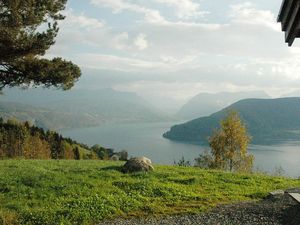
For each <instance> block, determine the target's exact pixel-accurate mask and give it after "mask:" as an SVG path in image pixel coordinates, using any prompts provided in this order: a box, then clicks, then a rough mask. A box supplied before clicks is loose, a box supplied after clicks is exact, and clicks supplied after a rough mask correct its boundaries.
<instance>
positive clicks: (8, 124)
mask: <svg viewBox="0 0 300 225" xmlns="http://www.w3.org/2000/svg"><path fill="white" fill-rule="evenodd" d="M113 154H118V155H119V156H120V159H124V160H126V158H127V152H125V151H124V152H121V153H114V151H113V150H112V149H106V148H103V147H101V146H99V145H95V146H92V147H89V146H87V145H85V144H82V143H78V142H76V141H74V140H72V139H70V138H64V137H62V136H61V135H60V134H59V133H56V132H53V131H49V130H47V131H45V130H44V129H42V128H39V127H36V126H31V125H30V124H29V122H17V121H15V120H8V121H4V120H3V119H2V118H0V159H7V158H20V159H77V160H79V159H109V157H110V156H112V155H113Z"/></svg>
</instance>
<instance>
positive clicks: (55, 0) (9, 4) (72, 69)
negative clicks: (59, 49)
mask: <svg viewBox="0 0 300 225" xmlns="http://www.w3.org/2000/svg"><path fill="white" fill-rule="evenodd" d="M66 2H67V0H51V1H49V0H0V90H1V89H3V88H4V87H14V86H22V87H28V86H32V85H35V86H40V85H44V86H45V87H50V86H54V87H57V88H61V89H63V90H67V89H70V88H71V87H72V86H73V85H74V83H75V82H76V81H77V80H78V78H79V77H80V75H81V71H80V68H79V67H78V66H76V65H74V64H73V63H72V62H70V61H66V60H64V59H62V58H54V59H52V60H49V59H44V58H41V56H43V55H44V54H45V53H46V50H48V49H49V48H50V47H51V46H52V45H53V44H54V43H55V40H54V39H55V37H56V36H57V33H58V30H59V28H58V21H60V20H63V19H64V16H63V15H62V14H61V13H60V11H61V10H63V9H64V8H65V5H66Z"/></svg>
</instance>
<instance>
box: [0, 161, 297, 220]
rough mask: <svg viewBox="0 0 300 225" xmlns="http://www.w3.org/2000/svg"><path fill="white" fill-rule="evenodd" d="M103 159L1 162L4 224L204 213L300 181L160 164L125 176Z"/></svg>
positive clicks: (0, 214)
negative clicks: (150, 171) (146, 172)
mask: <svg viewBox="0 0 300 225" xmlns="http://www.w3.org/2000/svg"><path fill="white" fill-rule="evenodd" d="M121 165H122V164H121V163H114V162H103V161H9V160H7V161H0V224H1V223H2V224H41V225H47V224H53V225H54V224H55V225H57V224H72V225H73V224H96V223H97V222H99V221H101V220H103V219H109V218H114V217H119V216H123V217H126V216H146V215H161V214H164V215H166V214H180V213H200V212H203V211H205V210H208V209H210V208H212V207H214V206H215V205H216V204H222V203H232V202H236V201H252V200H258V199H261V198H263V197H264V196H266V195H267V193H268V192H269V191H272V190H276V189H282V188H289V187H295V186H300V180H293V179H288V178H282V177H270V176H265V175H244V174H231V173H224V172H219V171H206V170H201V169H198V168H183V167H175V166H156V168H155V171H154V172H152V173H148V174H145V173H137V174H131V175H128V174H123V173H121V172H119V168H120V166H121Z"/></svg>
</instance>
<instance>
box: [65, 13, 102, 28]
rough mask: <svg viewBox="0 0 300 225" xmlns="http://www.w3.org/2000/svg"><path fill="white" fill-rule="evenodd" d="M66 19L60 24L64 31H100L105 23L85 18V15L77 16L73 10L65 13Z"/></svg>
mask: <svg viewBox="0 0 300 225" xmlns="http://www.w3.org/2000/svg"><path fill="white" fill-rule="evenodd" d="M63 14H64V15H65V16H66V19H65V20H64V21H63V22H61V23H60V25H61V26H63V27H64V29H66V28H67V27H68V28H73V29H74V28H82V29H86V30H93V29H100V28H103V27H104V22H103V21H100V20H98V19H96V18H91V17H87V16H85V15H84V14H83V13H81V14H79V15H76V14H75V13H74V11H73V10H72V9H69V10H67V11H65V12H64V13H63Z"/></svg>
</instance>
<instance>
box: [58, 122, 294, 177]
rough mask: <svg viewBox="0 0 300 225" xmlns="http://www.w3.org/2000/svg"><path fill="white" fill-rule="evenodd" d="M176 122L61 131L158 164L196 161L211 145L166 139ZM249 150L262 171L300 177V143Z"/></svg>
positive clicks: (256, 147) (69, 135)
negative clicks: (165, 135)
mask: <svg viewBox="0 0 300 225" xmlns="http://www.w3.org/2000/svg"><path fill="white" fill-rule="evenodd" d="M176 123H178V122H176ZM173 124H175V123H174V122H173V123H170V122H169V123H138V124H109V125H103V126H100V127H92V128H81V129H72V130H62V131H61V133H62V134H63V135H64V136H66V137H71V138H74V139H75V140H77V141H80V142H82V143H86V144H88V145H94V144H100V145H102V146H104V147H107V148H113V149H115V150H116V151H121V150H127V151H128V153H129V155H130V156H146V157H149V158H150V159H151V160H152V161H153V162H154V163H157V164H169V165H171V164H173V163H174V161H178V160H180V159H181V158H182V157H184V158H185V159H186V160H189V161H191V162H192V163H194V159H195V158H196V157H198V156H199V154H201V153H202V152H203V151H205V150H206V149H208V147H207V146H199V145H192V144H185V143H179V142H174V141H170V140H167V139H164V138H163V137H162V134H163V133H164V132H166V131H167V130H169V128H170V127H171V126H172V125H173ZM249 151H250V153H252V154H254V155H255V168H258V169H259V170H263V171H267V172H272V171H274V169H275V168H276V167H277V168H279V167H282V169H283V170H284V172H285V175H288V176H293V177H299V176H300V142H286V143H283V144H277V145H268V146H262V145H251V146H250V147H249Z"/></svg>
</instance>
